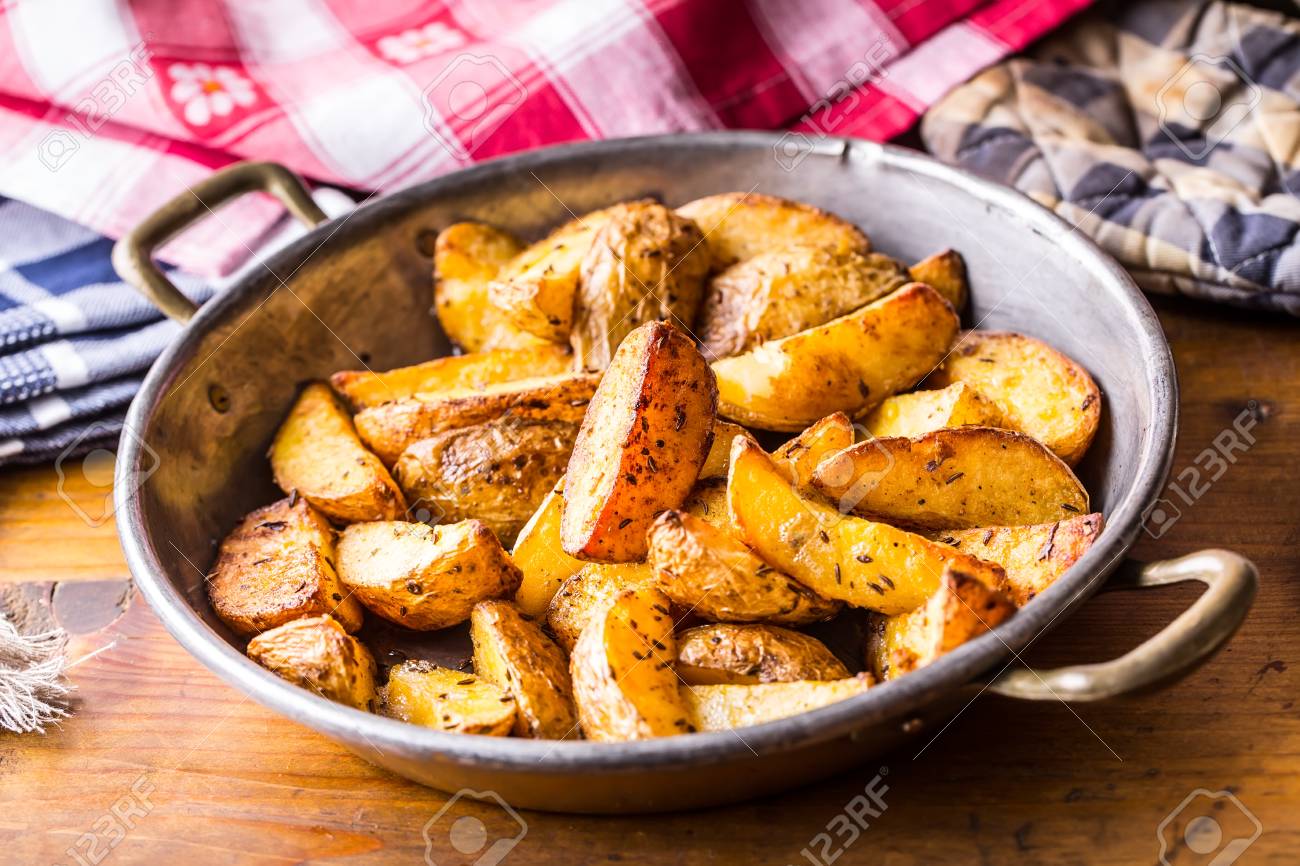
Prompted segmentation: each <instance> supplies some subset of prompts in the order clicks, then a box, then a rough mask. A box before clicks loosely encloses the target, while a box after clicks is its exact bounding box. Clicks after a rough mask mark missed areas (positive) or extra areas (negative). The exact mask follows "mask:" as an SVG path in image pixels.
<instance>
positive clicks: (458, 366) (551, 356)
mask: <svg viewBox="0 0 1300 866" xmlns="http://www.w3.org/2000/svg"><path fill="white" fill-rule="evenodd" d="M572 367H573V352H572V351H570V350H569V347H568V346H557V345H555V344H552V343H539V344H538V345H536V346H528V347H525V348H522V349H496V350H493V351H491V352H474V353H472V354H469V355H448V356H447V357H445V358H434V359H433V360H432V361H425V362H424V363H423V364H415V365H413V366H410V367H398V368H397V369H396V370H386V371H384V372H382V373H376V372H375V371H373V370H344V371H343V372H340V373H335V374H334V375H333V376H330V384H331V385H333V386H334V390H335V391H338V392H339V394H341V395H343V399H345V400H347V401H348V405H350V406H351V407H352V411H353V412H360V411H361V410H362V409H369V408H370V407H371V406H378V405H379V404H381V403H388V402H391V401H393V400H406V399H408V398H410V397H414V396H415V395H416V394H429V393H437V392H439V391H467V390H477V389H481V388H486V387H488V386H489V385H499V384H501V383H502V382H513V381H515V380H517V379H526V378H537V377H539V376H558V375H561V374H563V373H567V372H569V370H570V369H571V368H572Z"/></svg>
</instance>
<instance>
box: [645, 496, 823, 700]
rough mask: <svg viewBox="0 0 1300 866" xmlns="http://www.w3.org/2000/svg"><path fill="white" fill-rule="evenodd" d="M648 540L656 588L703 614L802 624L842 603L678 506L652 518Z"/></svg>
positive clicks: (717, 618)
mask: <svg viewBox="0 0 1300 866" xmlns="http://www.w3.org/2000/svg"><path fill="white" fill-rule="evenodd" d="M649 544H650V553H649V563H650V566H651V568H653V569H654V572H655V576H656V578H657V579H658V581H659V588H660V589H662V590H663V591H664V593H665V594H666V595H667V596H668V597H669V598H670V599H672V601H673V603H674V604H677V605H678V606H680V607H682V608H685V609H687V610H690V611H691V612H692V613H694V614H696V615H697V616H700V617H702V618H703V619H708V620H713V621H715V622H742V623H743V622H760V621H764V620H765V621H768V622H772V623H779V624H781V625H808V624H809V623H813V622H819V621H821V620H824V619H830V618H831V617H832V616H834V615H835V614H836V613H838V612H839V610H840V608H841V606H842V605H841V604H840V603H839V602H835V601H831V600H830V599H826V598H822V597H821V596H820V595H818V594H817V593H815V592H813V591H812V590H811V589H809V588H808V587H806V586H804V585H803V584H801V583H799V582H798V581H796V580H795V579H794V578H792V577H790V576H789V575H787V574H785V573H783V572H780V571H778V570H776V569H775V568H773V567H772V566H770V565H768V564H767V563H766V562H764V561H763V560H761V559H759V558H758V555H757V554H756V553H754V551H752V550H750V549H749V548H748V547H746V546H745V545H744V544H743V543H741V542H740V541H739V540H737V539H736V538H735V537H734V536H733V535H730V534H729V533H727V532H726V531H724V530H721V529H717V528H715V527H713V526H711V525H709V524H708V523H707V522H705V521H703V520H701V519H699V518H697V517H693V516H692V515H690V514H686V513H684V512H681V511H674V510H670V511H665V512H664V513H663V514H661V515H659V517H658V518H656V520H655V522H654V523H653V524H651V526H650V532H649ZM797 679H812V678H811V677H798V678H797Z"/></svg>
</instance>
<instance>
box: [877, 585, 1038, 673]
mask: <svg viewBox="0 0 1300 866" xmlns="http://www.w3.org/2000/svg"><path fill="white" fill-rule="evenodd" d="M1015 612H1016V605H1015V603H1014V602H1012V600H1011V599H1010V598H1008V597H1007V596H1006V595H1005V594H1003V593H1002V592H1000V591H998V590H996V589H993V588H992V587H989V586H988V585H986V584H985V583H984V582H983V581H981V580H980V579H979V578H977V577H975V576H974V575H970V574H966V573H965V572H963V571H961V570H960V569H959V568H958V567H956V566H950V567H948V568H946V569H944V573H943V578H942V580H940V582H939V588H938V589H937V590H935V592H934V594H933V595H932V596H930V598H929V599H927V600H926V602H925V604H924V605H922V606H921V607H919V608H917V609H916V610H914V611H911V612H909V613H904V614H899V615H897V616H890V617H885V618H884V621H883V623H878V624H877V626H876V628H875V630H874V631H873V633H872V635H871V637H870V638H869V641H868V647H867V658H868V660H870V661H871V664H872V667H873V669H874V671H875V673H876V675H877V676H878V677H880V679H882V680H884V679H891V680H892V679H896V678H897V677H900V676H902V675H903V674H905V673H908V672H909V671H914V670H916V669H917V668H919V667H924V666H925V665H928V664H930V663H931V662H932V661H934V660H935V659H937V658H939V657H940V656H942V655H944V654H945V653H949V652H952V651H953V650H955V649H956V648H957V647H959V646H961V645H962V644H964V643H965V642H966V641H968V640H971V639H972V638H977V637H979V636H980V635H982V634H984V633H985V632H987V631H989V630H991V629H992V628H994V627H995V626H997V625H998V624H999V623H1001V622H1003V621H1005V620H1006V619H1008V618H1010V616H1011V615H1012V614H1014V613H1015Z"/></svg>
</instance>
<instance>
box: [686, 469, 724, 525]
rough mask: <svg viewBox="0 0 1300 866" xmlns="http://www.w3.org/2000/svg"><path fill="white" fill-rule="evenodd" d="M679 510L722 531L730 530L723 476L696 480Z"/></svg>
mask: <svg viewBox="0 0 1300 866" xmlns="http://www.w3.org/2000/svg"><path fill="white" fill-rule="evenodd" d="M728 462H730V461H728ZM680 510H681V511H684V512H686V513H687V514H689V515H691V516H692V517H697V518H699V519H700V520H703V521H704V522H705V523H707V524H709V525H710V526H714V527H716V528H718V529H721V530H722V531H723V532H732V528H731V515H730V514H728V513H727V479H726V478H725V477H718V476H715V477H713V478H701V479H700V480H699V481H696V482H695V486H694V487H692V488H691V492H690V494H689V495H688V496H687V497H686V501H685V502H683V503H682V507H681V509H680Z"/></svg>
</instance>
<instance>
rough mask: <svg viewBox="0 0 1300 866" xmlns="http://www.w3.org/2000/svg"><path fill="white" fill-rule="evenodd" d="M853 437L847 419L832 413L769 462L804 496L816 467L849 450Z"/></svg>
mask: <svg viewBox="0 0 1300 866" xmlns="http://www.w3.org/2000/svg"><path fill="white" fill-rule="evenodd" d="M856 435H857V431H856V430H855V429H854V427H853V422H852V421H850V420H849V416H848V415H845V414H844V413H843V412H833V413H831V414H830V415H827V416H826V417H825V418H823V419H821V420H820V421H818V422H817V423H816V424H813V425H812V426H811V427H809V428H808V429H807V430H804V431H803V432H802V433H800V434H799V435H798V436H796V437H794V438H793V439H791V440H790V441H789V442H787V443H785V444H784V445H782V446H781V447H780V448H778V449H776V451H775V452H774V453H773V454H772V462H773V463H775V464H776V467H777V469H780V470H781V474H783V475H784V476H785V477H786V479H787V480H788V481H789V482H790V483H791V484H793V485H795V486H796V487H798V488H799V489H800V490H802V491H804V492H805V493H806V492H808V491H809V490H811V489H812V478H813V470H814V469H816V468H817V464H818V463H821V462H822V461H823V460H825V459H826V458H827V457H829V456H831V455H832V454H835V453H836V452H838V451H843V450H844V449H845V448H848V447H849V446H850V445H852V444H853V440H854V438H855V436H856Z"/></svg>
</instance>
